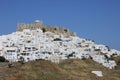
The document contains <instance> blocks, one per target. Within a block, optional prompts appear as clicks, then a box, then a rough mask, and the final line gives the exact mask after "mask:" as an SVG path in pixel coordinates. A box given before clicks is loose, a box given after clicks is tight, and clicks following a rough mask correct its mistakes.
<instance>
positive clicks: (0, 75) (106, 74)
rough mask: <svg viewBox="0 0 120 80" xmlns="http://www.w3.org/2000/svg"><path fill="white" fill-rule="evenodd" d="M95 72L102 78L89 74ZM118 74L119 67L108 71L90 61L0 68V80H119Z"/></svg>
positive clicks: (43, 63) (37, 62)
mask: <svg viewBox="0 0 120 80" xmlns="http://www.w3.org/2000/svg"><path fill="white" fill-rule="evenodd" d="M119 59H120V58H119ZM96 70H97V71H102V72H103V77H98V76H96V75H95V74H93V73H91V72H92V71H96ZM119 74H120V65H119V66H118V67H116V69H112V70H110V69H108V68H105V67H103V66H102V65H101V64H98V63H96V62H95V61H93V60H91V59H88V60H80V59H68V60H64V61H62V62H61V63H60V64H55V63H51V62H50V61H45V60H38V61H30V62H27V63H25V64H19V65H17V66H14V67H12V68H8V67H4V68H0V80H120V76H119Z"/></svg>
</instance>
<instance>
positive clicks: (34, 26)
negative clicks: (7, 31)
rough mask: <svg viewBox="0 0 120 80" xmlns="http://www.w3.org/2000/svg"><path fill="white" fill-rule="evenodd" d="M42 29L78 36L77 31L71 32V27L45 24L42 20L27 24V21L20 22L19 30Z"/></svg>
mask: <svg viewBox="0 0 120 80" xmlns="http://www.w3.org/2000/svg"><path fill="white" fill-rule="evenodd" d="M38 28H40V29H42V30H44V32H46V31H50V32H53V33H56V34H63V35H64V36H76V33H71V32H70V31H69V29H66V28H61V27H57V26H45V25H43V24H42V22H40V21H39V22H38V21H37V22H35V23H32V24H25V23H20V24H18V28H17V31H23V30H24V29H30V30H35V29H38Z"/></svg>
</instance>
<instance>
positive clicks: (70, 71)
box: [0, 20, 120, 80]
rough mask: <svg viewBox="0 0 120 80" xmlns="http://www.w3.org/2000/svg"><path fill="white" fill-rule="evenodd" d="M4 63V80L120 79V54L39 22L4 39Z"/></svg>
mask: <svg viewBox="0 0 120 80" xmlns="http://www.w3.org/2000/svg"><path fill="white" fill-rule="evenodd" d="M4 61H8V62H4ZM0 62H3V63H0V79H1V80H4V79H6V80H10V79H11V80H57V79H58V80H119V79H120V76H119V74H120V70H119V69H120V51H118V50H115V49H110V48H109V46H106V45H103V44H97V43H95V42H94V40H90V39H85V38H81V37H78V36H76V35H75V33H73V32H70V30H69V29H65V28H60V27H55V26H46V25H44V24H42V22H40V21H39V20H37V21H35V22H34V23H32V24H25V23H22V24H19V25H18V29H17V31H16V32H13V33H11V34H8V35H2V36H0ZM19 62H21V63H24V64H20V63H19ZM8 64H9V67H11V65H12V67H11V68H8ZM13 64H14V65H13ZM113 73H114V74H113Z"/></svg>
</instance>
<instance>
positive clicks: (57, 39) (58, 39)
mask: <svg viewBox="0 0 120 80" xmlns="http://www.w3.org/2000/svg"><path fill="white" fill-rule="evenodd" d="M54 41H62V40H61V39H60V38H56V39H54Z"/></svg>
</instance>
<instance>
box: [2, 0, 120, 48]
mask: <svg viewBox="0 0 120 80" xmlns="http://www.w3.org/2000/svg"><path fill="white" fill-rule="evenodd" d="M38 19H39V20H41V21H43V23H44V24H46V25H55V26H62V27H66V28H69V29H70V30H71V31H73V32H76V33H77V35H78V36H79V37H82V38H88V39H92V40H94V41H95V42H96V43H97V44H105V45H107V46H109V47H110V48H114V49H117V50H120V0H0V35H3V34H9V33H12V32H15V31H16V28H17V24H18V23H32V22H34V21H35V20H38Z"/></svg>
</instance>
